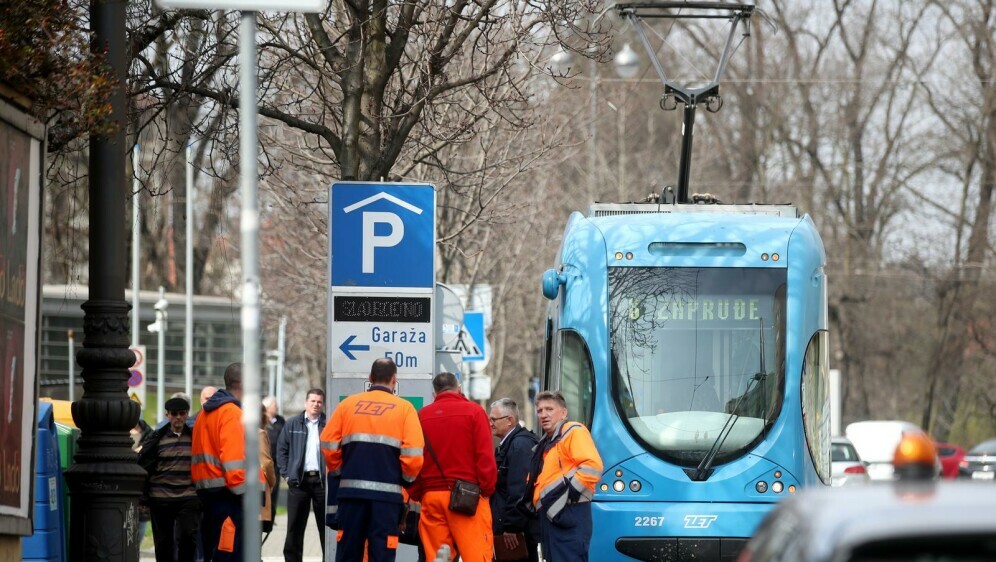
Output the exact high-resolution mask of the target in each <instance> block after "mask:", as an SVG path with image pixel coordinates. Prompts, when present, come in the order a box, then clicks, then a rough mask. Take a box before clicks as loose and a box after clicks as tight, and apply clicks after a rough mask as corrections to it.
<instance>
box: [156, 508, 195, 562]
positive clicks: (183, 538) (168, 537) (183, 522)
mask: <svg viewBox="0 0 996 562" xmlns="http://www.w3.org/2000/svg"><path fill="white" fill-rule="evenodd" d="M149 513H150V514H151V515H152V536H153V538H154V539H155V543H156V562H174V561H176V562H194V560H195V558H196V555H197V540H198V538H199V537H198V530H199V528H200V523H201V502H200V500H199V499H197V498H196V497H194V498H189V499H175V500H159V499H155V498H152V499H150V500H149Z"/></svg>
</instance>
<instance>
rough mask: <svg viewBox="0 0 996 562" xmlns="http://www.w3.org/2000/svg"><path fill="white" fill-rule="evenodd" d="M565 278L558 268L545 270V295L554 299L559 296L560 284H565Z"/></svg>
mask: <svg viewBox="0 0 996 562" xmlns="http://www.w3.org/2000/svg"><path fill="white" fill-rule="evenodd" d="M563 283H564V279H563V278H562V277H561V276H560V273H559V272H558V271H557V270H556V269H548V270H546V271H544V272H543V296H544V297H546V298H548V299H550V300H553V299H555V298H557V293H559V292H560V286H561V285H563Z"/></svg>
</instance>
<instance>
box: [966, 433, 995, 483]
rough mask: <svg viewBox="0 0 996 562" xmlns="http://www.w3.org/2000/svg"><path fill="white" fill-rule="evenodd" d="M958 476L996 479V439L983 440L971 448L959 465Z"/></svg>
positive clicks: (986, 479)
mask: <svg viewBox="0 0 996 562" xmlns="http://www.w3.org/2000/svg"><path fill="white" fill-rule="evenodd" d="M958 477H959V478H971V479H972V480H984V481H988V482H992V481H994V480H996V439H990V440H988V441H983V442H982V443H979V444H978V445H976V446H974V447H972V448H971V449H969V450H968V452H967V453H965V458H963V459H961V463H959V465H958Z"/></svg>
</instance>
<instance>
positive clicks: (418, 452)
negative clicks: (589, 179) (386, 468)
mask: <svg viewBox="0 0 996 562" xmlns="http://www.w3.org/2000/svg"><path fill="white" fill-rule="evenodd" d="M401 455H402V456H405V457H420V456H422V449H421V447H405V448H402V449H401Z"/></svg>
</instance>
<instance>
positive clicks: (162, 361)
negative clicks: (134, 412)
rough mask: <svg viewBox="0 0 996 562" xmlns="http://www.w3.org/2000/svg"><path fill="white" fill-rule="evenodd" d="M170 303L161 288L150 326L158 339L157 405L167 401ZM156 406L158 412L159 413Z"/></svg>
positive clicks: (164, 290) (160, 287) (163, 289)
mask: <svg viewBox="0 0 996 562" xmlns="http://www.w3.org/2000/svg"><path fill="white" fill-rule="evenodd" d="M167 308H169V301H167V300H166V289H165V288H164V287H163V286H162V285H160V286H159V300H158V301H156V304H155V309H156V321H155V322H154V323H152V324H149V331H150V332H152V333H153V334H157V335H158V338H157V339H156V348H157V349H156V404H162V403H163V402H164V401H165V399H166V385H165V382H164V379H165V378H166V375H165V374H166V318H167V316H168V314H167V310H166V309H167ZM158 407H159V406H156V410H155V411H158Z"/></svg>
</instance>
